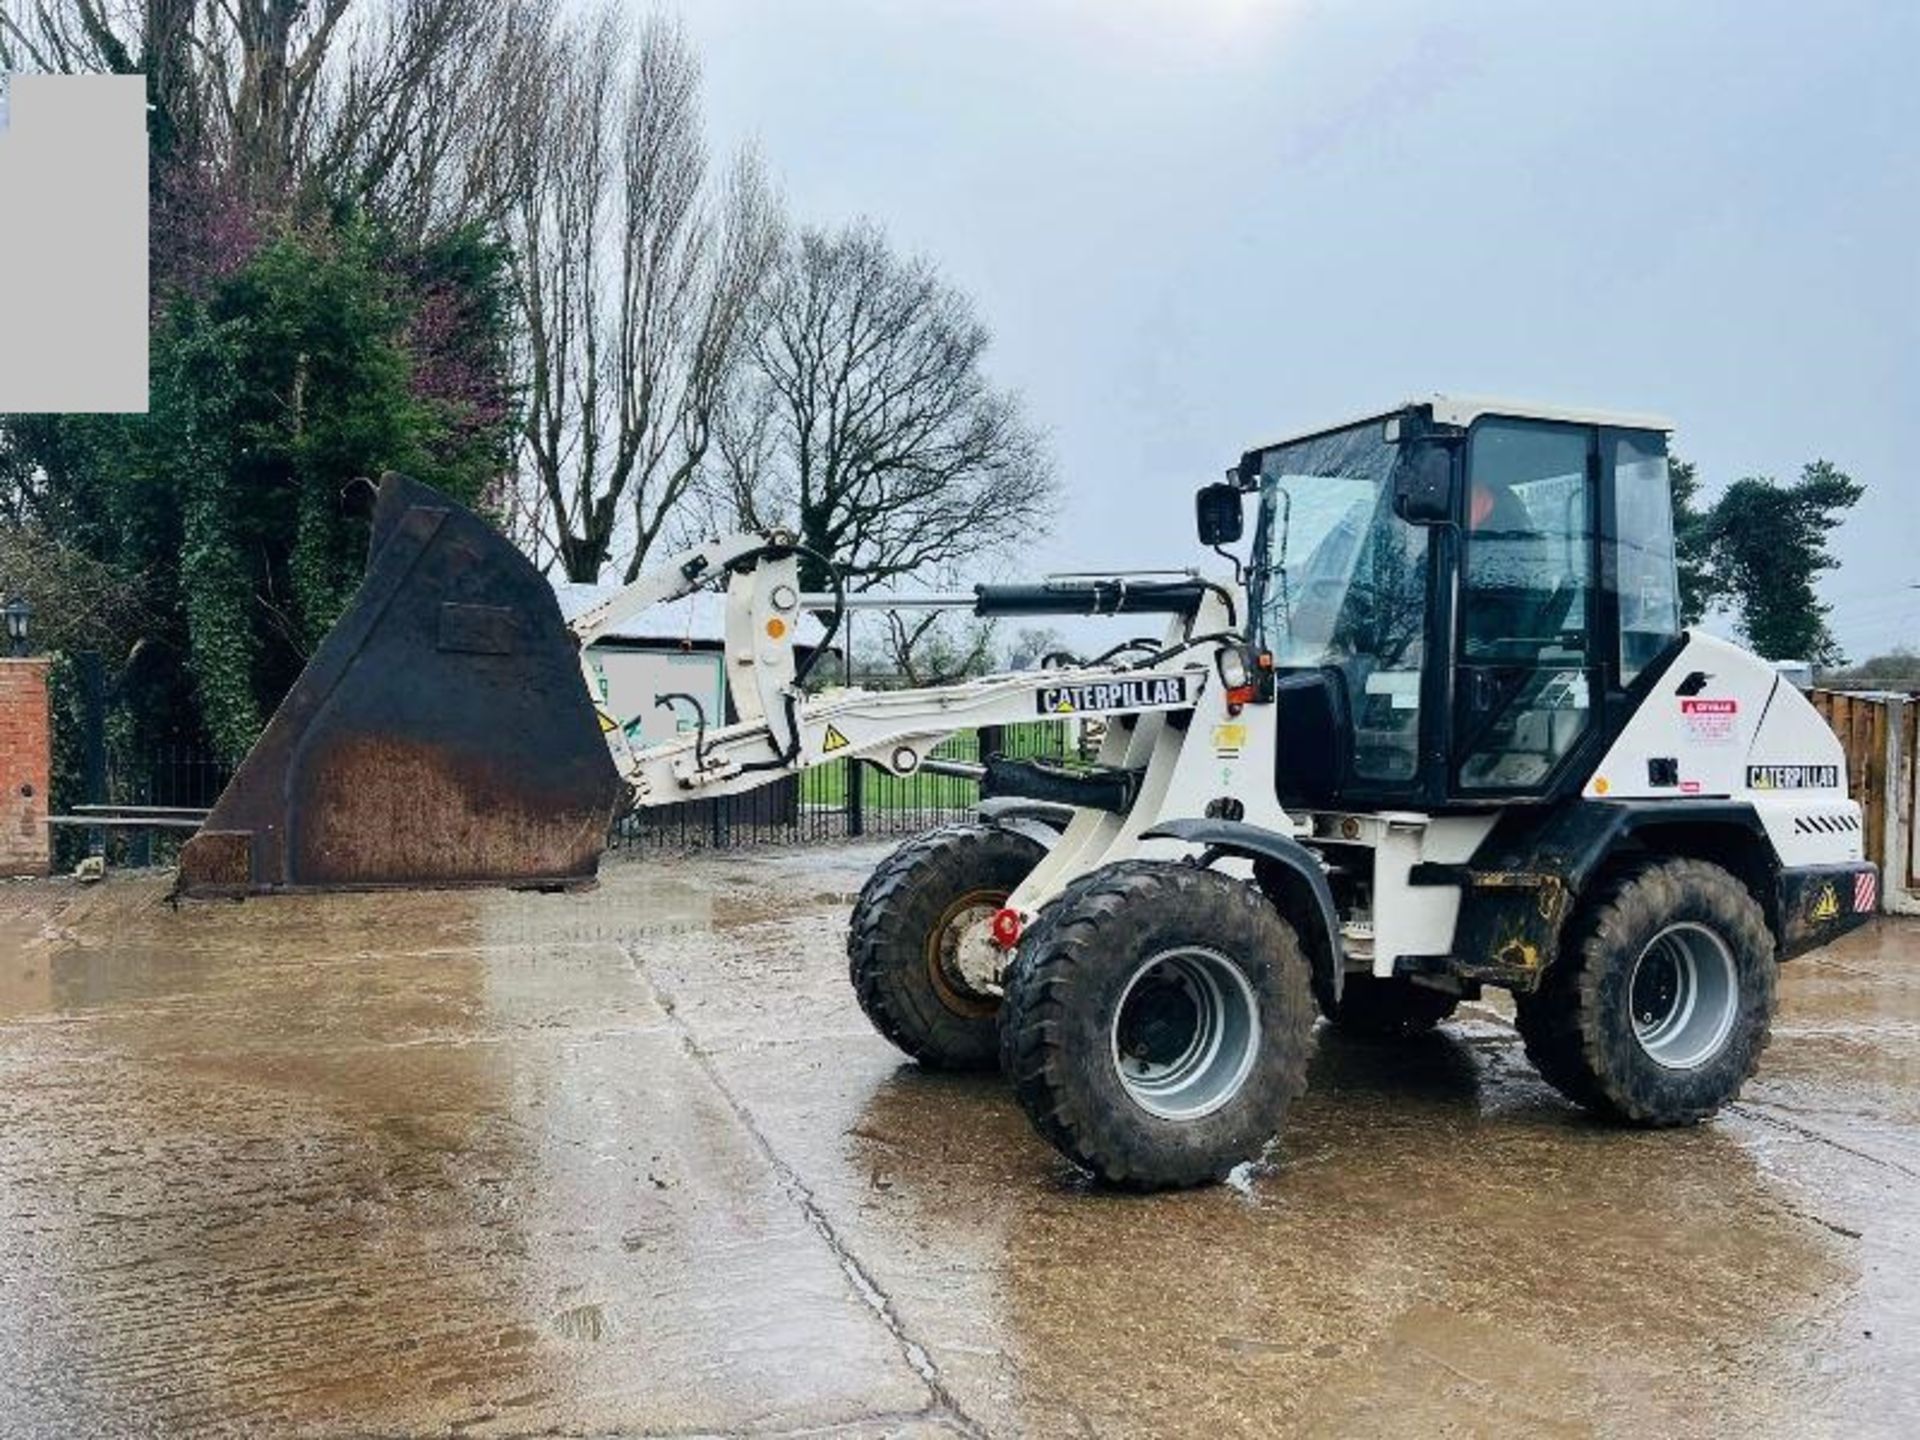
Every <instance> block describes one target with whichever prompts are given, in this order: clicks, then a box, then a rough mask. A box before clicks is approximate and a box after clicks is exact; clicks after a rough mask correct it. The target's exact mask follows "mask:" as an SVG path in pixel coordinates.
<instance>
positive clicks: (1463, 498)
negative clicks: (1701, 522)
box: [1210, 396, 1681, 810]
mask: <svg viewBox="0 0 1920 1440" xmlns="http://www.w3.org/2000/svg"><path fill="white" fill-rule="evenodd" d="M1671 428H1672V427H1671V426H1670V425H1669V424H1668V423H1667V422H1666V421H1664V420H1660V419H1657V418H1654V417H1650V416H1624V415H1605V414H1598V413H1587V412H1573V411H1562V410H1553V409H1546V408H1542V407H1533V406H1522V405H1512V404H1506V403H1501V402H1493V401H1470V400H1459V399H1450V398H1445V397H1438V396H1436V397H1434V398H1432V399H1429V400H1425V401H1421V402H1418V403H1414V404H1409V405H1405V406H1402V407H1401V408H1399V409H1396V410H1393V411H1389V412H1385V413H1383V414H1379V415H1374V416H1369V417H1368V418H1366V419H1363V420H1360V421H1357V422H1354V423H1352V424H1349V425H1344V426H1341V427H1338V428H1336V429H1332V430H1325V431H1320V432H1316V433H1314V434H1310V435H1304V436H1301V437H1299V438H1297V439H1293V440H1287V441H1284V442H1282V443H1280V444H1278V445H1272V446H1268V447H1266V448H1264V449H1260V450H1255V451H1251V452H1249V453H1248V454H1247V455H1246V456H1245V457H1243V459H1242V460H1241V462H1240V464H1239V466H1237V467H1236V468H1235V470H1234V471H1233V472H1231V479H1232V481H1233V483H1235V484H1237V485H1238V486H1239V487H1240V488H1241V489H1243V490H1251V491H1257V493H1258V496H1259V501H1258V518H1257V520H1256V523H1255V528H1254V540H1253V557H1252V565H1251V570H1250V573H1249V576H1248V582H1249V588H1250V592H1251V594H1250V598H1251V601H1252V606H1253V610H1254V616H1255V627H1256V629H1255V636H1254V648H1255V650H1256V651H1260V650H1264V651H1266V652H1267V653H1269V654H1270V655H1271V656H1272V658H1273V668H1274V677H1275V679H1274V701H1275V704H1276V705H1277V706H1278V707H1279V714H1278V716H1277V720H1278V726H1277V729H1278V732H1279V736H1280V753H1279V756H1278V763H1277V765H1276V777H1277V779H1276V784H1277V786H1278V789H1279V792H1280V798H1281V800H1282V802H1283V803H1286V804H1288V805H1289V806H1297V807H1304V808H1313V809H1319V808H1340V809H1352V808H1361V807H1370V808H1381V807H1392V806H1395V805H1401V806H1406V807H1410V808H1420V809H1427V810H1433V809H1444V808H1453V807H1460V806H1468V807H1473V808H1478V807H1480V806H1482V805H1489V804H1503V803H1510V802H1515V801H1539V800H1549V799H1554V798H1557V797H1559V796H1561V795H1563V794H1566V793H1571V792H1572V791H1574V790H1576V789H1577V788H1578V787H1579V786H1580V784H1581V783H1582V782H1583V781H1584V779H1585V777H1586V774H1587V773H1588V772H1589V771H1590V770H1591V769H1592V768H1593V765H1594V764H1595V763H1597V761H1598V758H1599V756H1600V755H1601V754H1602V753H1604V751H1605V748H1606V746H1607V744H1608V743H1609V742H1610V740H1611V738H1612V737H1613V736H1614V735H1615V734H1617V733H1618V730H1619V728H1620V726H1622V725H1623V724H1624V723H1625V721H1626V718H1627V717H1628V716H1629V715H1630V714H1631V713H1632V708H1633V705H1634V703H1635V701H1636V700H1637V699H1638V696H1639V695H1640V694H1641V693H1643V692H1644V691H1645V690H1646V689H1647V688H1648V687H1650V686H1651V685H1652V683H1653V681H1654V679H1655V678H1657V675H1658V673H1659V672H1660V670H1662V669H1663V668H1664V666H1665V664H1666V663H1667V661H1668V660H1669V659H1670V658H1671V656H1672V655H1673V654H1674V653H1677V650H1678V648H1679V642H1680V639H1681V629H1680V604H1679V586H1678V581H1677V577H1676V574H1675V566H1674V546H1673V513H1672V497H1671V492H1670V489H1669V481H1668V475H1667V435H1668V432H1669V431H1670V430H1671ZM1210 488H1215V487H1210ZM1218 488H1224V487H1218ZM1215 528H1216V529H1217V528H1218V527H1217V526H1216V527H1215Z"/></svg>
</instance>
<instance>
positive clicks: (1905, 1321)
mask: <svg viewBox="0 0 1920 1440" xmlns="http://www.w3.org/2000/svg"><path fill="white" fill-rule="evenodd" d="M880 853H881V851H880V850H877V849H874V848H872V847H857V848H846V849H830V850H820V851H815V852H813V853H811V854H803V855H801V854H786V855H754V854H737V853H736V854H733V855H727V856H719V857H710V858H702V859H695V860H687V861H673V862H667V863H660V864H655V865H653V866H647V865H642V864H636V863H633V862H621V863H617V864H613V865H610V866H609V873H608V876H607V880H606V883H605V884H604V885H603V886H602V887H601V888H600V889H599V890H598V891H597V892H596V893H593V894H590V895H582V896H549V897H542V896H520V895H498V894H490V895H411V896H384V897H382V896H343V897H327V898H305V899H279V900H267V901H258V900H256V901H250V902H247V903H246V904H243V905H198V906H191V907H188V908H185V909H182V910H179V911H174V910H172V909H170V908H168V907H166V906H165V905H164V904H163V903H162V902H161V900H160V894H161V888H162V887H161V885H160V884H159V883H158V882H155V881H148V880H138V879H115V880H112V881H109V882H108V883H107V884H105V885H103V886H99V887H96V888H93V889H88V890H80V889H76V888H73V887H71V886H69V885H64V884H58V883H48V884H39V883H35V884H16V885H12V886H5V887H0V1433H4V1434H8V1435H13V1434H45V1435H103V1434H123V1433H167V1434H175V1433H192V1432H209V1433H271V1434H281V1433H290V1432H291V1433H352V1434H361V1433H416V1432H453V1433H462V1434H464V1433H475V1434H486V1435H496V1434H497V1435H508V1434H527V1433H535V1434H544V1433H550V1432H559V1433H567V1434H573V1433H587V1434H601V1433H614V1434H680V1433H714V1432H719V1433H736V1432H751V1433H762V1432H770V1433H787V1432H805V1433H812V1432H814V1431H816V1430H818V1431H825V1432H829V1433H833V1434H848V1435H856V1436H878V1435H895V1434H905V1435H933V1434H941V1433H953V1432H959V1433H977V1434H993V1435H1024V1434H1031V1435H1075V1434H1137V1435H1181V1434H1191V1435H1220V1434H1281V1433H1304V1434H1314V1435H1345V1434H1365V1435H1422V1436H1425V1435H1436V1434H1450V1435H1479V1434H1485V1435H1495V1434H1513V1433H1518V1432H1526V1433H1530V1434H1543V1435H1583V1434H1602V1435H1628V1434H1632V1435H1702V1436H1704V1435H1716V1436H1717V1435H1725V1434H1729V1433H1739V1434H1742V1435H1744V1436H1774V1435H1782V1436H1784V1435H1820V1434H1827V1435H1847V1436H1853V1435H1866V1434H1883V1435H1896V1434H1903V1433H1904V1434H1911V1433H1914V1431H1915V1429H1916V1428H1917V1427H1920V1274H1916V1263H1915V1262H1916V1260H1917V1259H1920V925H1914V924H1906V925H1898V924H1893V923H1887V924H1883V925H1881V926H1879V927H1877V928H1875V929H1873V930H1869V931H1867V932H1864V933H1862V934H1859V935H1856V936H1854V937H1852V938H1851V939H1850V940H1849V941H1847V942H1846V943H1844V944H1843V945H1841V946H1839V947H1837V948H1836V949H1834V950H1833V951H1831V952H1829V953H1827V954H1826V955H1824V956H1820V957H1815V958H1811V959H1808V960H1804V961H1797V962H1795V963H1794V964H1793V965H1791V966H1789V967H1788V969H1787V972H1786V976H1785V980H1784V985H1783V1002H1782V1013H1781V1016H1780V1020H1779V1022H1778V1025H1777V1027H1776V1030H1775V1043H1774V1047H1773V1049H1772V1050H1771V1051H1770V1052H1769V1053H1768V1055H1767V1058H1766V1061H1765V1063H1764V1065H1763V1067H1762V1070H1761V1074H1760V1076H1759V1078H1758V1079H1757V1080H1756V1082H1755V1083H1754V1084H1753V1085H1751V1086H1750V1087H1749V1089H1748V1093H1747V1095H1746V1096H1745V1097H1744V1098H1743V1099H1742V1100H1741V1101H1740V1102H1739V1103H1738V1104H1737V1105H1736V1106H1735V1107H1734V1108H1733V1109H1732V1111H1731V1112H1730V1113H1728V1114H1726V1115H1725V1116H1724V1117H1723V1118H1722V1119H1721V1120H1719V1121H1718V1122H1716V1123H1714V1124H1711V1125H1708V1126H1706V1127H1703V1128H1701V1129H1698V1130H1695V1131H1689V1132H1685V1133H1665V1134H1641V1133H1632V1132H1625V1131H1618V1130H1611V1129H1605V1128H1601V1127H1598V1126H1595V1125H1592V1124H1590V1123H1588V1122H1586V1121H1584V1120H1583V1119H1582V1118H1581V1117H1580V1116H1579V1115H1578V1114H1577V1113H1576V1112H1574V1111H1572V1110H1571V1109H1569V1108H1568V1107H1567V1106H1565V1105H1564V1104H1563V1103H1562V1102H1561V1101H1560V1100H1559V1099H1558V1098H1557V1097H1556V1096H1555V1095H1554V1094H1553V1093H1552V1092H1551V1091H1549V1090H1548V1089H1546V1087H1545V1086H1544V1085H1542V1084H1541V1083H1540V1082H1539V1081H1537V1080H1536V1079H1535V1078H1534V1077H1533V1075H1532V1073H1531V1072H1530V1071H1529V1069H1528V1068H1527V1066H1526V1064H1525V1061H1524V1059H1523V1058H1522V1056H1521V1053H1520V1048H1519V1045H1518V1043H1517V1041H1516V1040H1515V1038H1514V1035H1513V1033H1512V1031H1511V1030H1510V1029H1509V1028H1508V1027H1507V1026H1506V1025H1505V1024H1504V1022H1502V1021H1501V1020H1500V1019H1499V1018H1498V1016H1497V1015H1496V1014H1495V1013H1494V1012H1493V1011H1492V1010H1491V1009H1487V1008H1481V1007H1473V1008H1471V1009H1469V1010H1467V1011H1463V1012H1462V1019H1461V1020H1460V1021H1459V1022H1457V1023H1454V1024H1452V1025H1450V1026H1448V1027H1447V1028H1446V1030H1445V1031H1444V1032H1443V1034H1442V1035H1440V1036H1439V1037H1437V1038H1435V1039H1432V1040H1430V1041H1426V1042H1421V1043H1417V1044H1409V1045H1403V1046H1399V1047H1391V1048H1377V1047H1362V1046H1356V1045H1353V1044H1350V1043H1344V1042H1341V1041H1338V1040H1336V1039H1334V1038H1333V1037H1330V1036H1328V1035H1327V1034H1326V1033H1325V1032H1324V1031H1323V1032H1322V1033H1321V1035H1320V1037H1319V1038H1320V1044H1319V1051H1318V1055H1317V1057H1316V1059H1315V1061H1314V1065H1313V1071H1312V1090H1311V1093H1310V1095H1309V1097H1308V1099H1307V1100H1306V1101H1304V1102H1303V1103H1302V1105H1301V1106H1300V1107H1299V1108H1298V1109H1297V1111H1296V1113H1295V1118H1294V1121H1293V1123H1292V1124H1291V1126H1290V1128H1289V1130H1288V1132H1287V1134H1286V1135H1285V1137H1284V1138H1283V1140H1282V1142H1281V1144H1280V1145H1279V1146H1278V1147H1277V1149H1276V1151H1275V1154H1274V1156H1273V1159H1272V1161H1271V1163H1270V1164H1269V1165H1267V1166H1265V1167H1263V1168H1262V1169H1261V1170H1259V1171H1258V1172H1257V1173H1255V1174H1253V1175H1251V1176H1249V1177H1248V1178H1247V1179H1246V1182H1245V1183H1244V1184H1242V1185H1238V1186H1234V1187H1227V1188H1220V1189H1216V1190H1212V1191H1207V1192H1200V1193H1192V1194H1185V1195H1172V1196H1159V1197H1149V1198H1130V1197H1117V1196H1112V1195H1107V1194H1102V1193H1099V1192H1096V1191H1090V1190H1089V1189H1088V1188H1087V1187H1086V1186H1085V1185H1084V1184H1082V1183H1081V1181H1080V1180H1079V1179H1078V1178H1077V1177H1076V1176H1075V1175H1074V1173H1073V1172H1071V1171H1070V1170H1069V1169H1068V1168H1067V1167H1066V1166H1065V1164H1064V1163H1063V1162H1062V1161H1060V1160H1059V1159H1057V1157H1056V1156H1055V1155H1054V1154H1053V1152H1052V1151H1051V1150H1049V1149H1047V1148H1046V1146H1045V1145H1043V1144H1042V1143H1041V1142H1040V1141H1039V1140H1038V1139H1037V1138H1035V1137H1034V1136H1033V1135H1032V1134H1031V1133H1030V1131H1029V1130H1028V1128H1027V1124H1026V1121H1025V1120H1024V1118H1023V1117H1022V1116H1021V1115H1020V1113H1019V1111H1018V1110H1017V1109H1016V1107H1015V1106H1014V1104H1013V1102H1012V1100H1011V1098H1010V1097H1009V1096H1008V1095H1007V1094H1006V1093H1005V1091H1004V1090H1003V1089H1002V1087H1001V1086H1000V1084H999V1083H998V1082H997V1081H996V1080H994V1079H991V1078H979V1079H952V1078H943V1077H937V1076H931V1075H927V1074H923V1073H921V1072H920V1071H918V1070H917V1069H916V1068H915V1067H914V1066H912V1065H911V1064H906V1063H903V1062H902V1061H901V1060H900V1059H899V1057H897V1056H896V1055H895V1053H894V1052H893V1051H892V1050H891V1049H889V1048H888V1046H887V1045H886V1044H885V1043H884V1042H882V1041H881V1040H879V1039H878V1038H877V1037H875V1036H874V1035H873V1034H872V1033H871V1032H870V1031H869V1030H868V1028H867V1026H866V1023H865V1021H864V1020H863V1019H862V1017H861V1016H860V1013H859V1011H858V1010H857V1009H856V1007H855V1005H854V1002H853V999H852V997H851V995H850V993H849V991H848V989H847V986H846V983H845V976H844V958H843V950H842V945H843V938H842V937H843V925H844V921H845V916H846V911H847V908H848V905H849V903H850V901H851V898H852V895H853V893H854V891H855V890H856V889H857V887H858V885H859V882H860V881H861V879H862V878H864V875H865V873H866V871H867V869H868V868H870V866H871V865H872V863H873V862H874V860H875V859H876V858H877V856H878V854H880Z"/></svg>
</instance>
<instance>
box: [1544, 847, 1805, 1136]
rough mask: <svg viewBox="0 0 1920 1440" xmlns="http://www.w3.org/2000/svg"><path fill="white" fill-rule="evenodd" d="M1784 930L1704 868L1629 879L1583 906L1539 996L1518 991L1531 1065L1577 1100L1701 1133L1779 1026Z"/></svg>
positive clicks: (1645, 869)
mask: <svg viewBox="0 0 1920 1440" xmlns="http://www.w3.org/2000/svg"><path fill="white" fill-rule="evenodd" d="M1773 957H1774V945H1773V935H1772V933H1771V932H1770V931H1769V930H1768V929H1767V922H1766V916H1765V915H1764V914H1763V912H1762V911H1761V909H1760V905H1759V902H1758V901H1756V900H1755V899H1754V898H1753V895H1752V893H1751V892H1749V891H1748V889H1747V888H1746V886H1744V885H1742V884H1741V883H1740V882H1739V881H1738V880H1737V879H1735V878H1734V877H1733V876H1732V875H1730V874H1729V873H1728V872H1727V871H1725V870H1723V869H1721V868H1720V867H1719V866H1718V865H1712V864H1708V863H1707V862H1706V861H1703V860H1684V859H1676V860H1662V861H1655V862H1650V863H1648V864H1645V865H1641V866H1639V867H1637V868H1635V869H1633V870H1630V871H1627V872H1625V873H1623V874H1621V875H1619V876H1617V877H1616V878H1615V879H1613V880H1612V881H1611V882H1610V883H1608V884H1606V885H1604V886H1603V887H1602V888H1601V889H1600V890H1599V892H1598V893H1597V894H1595V895H1594V896H1593V897H1592V898H1591V899H1589V900H1587V901H1586V902H1584V903H1583V904H1582V905H1581V907H1580V909H1579V910H1578V911H1576V912H1575V914H1574V916H1573V918H1572V920H1571V921H1570V922H1569V925H1568V931H1567V934H1566V936H1565V938H1564V939H1563V940H1562V942H1561V946H1560V953H1559V955H1558V957H1557V958H1556V959H1555V960H1554V961H1553V963H1552V964H1551V965H1550V966H1549V967H1548V968H1547V972H1546V974H1545V975H1544V976H1543V977H1542V979H1541V984H1540V988H1539V990H1537V991H1536V992H1534V993H1533V994H1531V995H1517V996H1515V997H1514V1011H1515V1024H1516V1026H1517V1027H1518V1029H1519V1031H1520V1036H1521V1039H1522V1040H1524V1041H1525V1042H1526V1049H1527V1058H1528V1059H1530V1060H1531V1061H1532V1062H1533V1064H1534V1068H1535V1069H1537V1070H1538V1071H1539V1072H1540V1074H1541V1076H1542V1077H1543V1078H1544V1079H1545V1080H1546V1081H1547V1082H1548V1083H1549V1084H1550V1085H1552V1086H1553V1087H1554V1088H1555V1089H1556V1090H1558V1091H1559V1092H1560V1093H1561V1094H1563V1095H1565V1096H1566V1097H1567V1098H1568V1099H1569V1100H1571V1101H1573V1102H1574V1104H1576V1105H1579V1106H1581V1107H1582V1108H1584V1109H1586V1110H1589V1111H1592V1112H1593V1113H1594V1114H1596V1115H1600V1116H1604V1117H1606V1118H1608V1119H1612V1120H1619V1121H1623V1122H1626V1123H1629V1124H1634V1125H1646V1126H1663V1125H1691V1124H1695V1123H1697V1122H1699V1121H1701V1120H1705V1119H1706V1118H1707V1117H1709V1116H1710V1115H1712V1114H1713V1113H1714V1112H1715V1111H1716V1110H1718V1109H1719V1108H1720V1107H1721V1106H1722V1105H1725V1104H1726V1103H1727V1102H1728V1101H1730V1100H1732V1099H1733V1098H1734V1097H1735V1096H1736V1095H1738V1094H1739V1093H1740V1087H1741V1086H1742V1085H1743V1084H1745V1083H1746V1080H1747V1077H1748V1076H1750V1075H1752V1074H1753V1072H1754V1068H1755V1067H1756V1066H1757V1065H1758V1064H1759V1062H1760V1052H1761V1051H1763V1050H1764V1049H1766V1046H1767V1041H1768V1039H1769V1036H1770V1027H1771V1025H1772V1021H1773V1009H1774V979H1775V973H1776V967H1775V965H1774V958H1773Z"/></svg>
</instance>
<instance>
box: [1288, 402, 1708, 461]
mask: <svg viewBox="0 0 1920 1440" xmlns="http://www.w3.org/2000/svg"><path fill="white" fill-rule="evenodd" d="M1416 405H1424V406H1429V407H1431V409H1432V411H1433V418H1434V421H1435V423H1436V424H1440V425H1458V426H1461V427H1462V428H1465V427H1466V426H1468V425H1471V424H1472V423H1473V422H1474V421H1475V420H1478V419H1479V418H1480V417H1481V416H1482V415H1507V416H1511V417H1512V418H1514V419H1516V420H1559V421H1563V422H1566V423H1569V424H1574V425H1605V426H1608V427H1610V428H1612V429H1615V430H1658V431H1661V432H1663V433H1666V434H1671V433H1672V431H1673V429H1674V424H1673V422H1672V421H1671V420H1669V419H1667V418H1666V417H1665V416H1664V415H1648V414H1641V413H1636V412H1632V411H1625V410H1589V409H1583V408H1580V407H1577V406H1572V405H1541V404H1537V403H1535V402H1534V401H1531V400H1508V399H1503V398H1500V397H1498V396H1493V395H1420V396H1416V397H1414V398H1413V399H1411V400H1407V401H1404V402H1402V403H1401V404H1399V405H1395V406H1392V407H1390V408H1388V409H1385V410H1374V411H1369V412H1366V413H1364V414H1360V415H1353V416H1349V417H1348V418H1347V419H1345V420H1342V421H1340V422H1338V423H1337V424H1333V425H1317V426H1315V427H1314V428H1313V429H1311V430H1303V431H1301V432H1300V433H1299V434H1297V435H1289V436H1287V437H1286V438H1285V439H1282V440H1276V441H1274V442H1273V443H1272V444H1271V445H1262V446H1260V447H1259V448H1260V449H1261V450H1272V449H1275V448H1277V447H1278V446H1281V445H1291V444H1293V443H1294V442H1295V441H1298V440H1311V439H1313V438H1314V437H1315V436H1316V435H1327V434H1330V433H1332V432H1333V431H1335V430H1345V429H1346V428H1347V427H1348V426H1350V425H1361V424H1364V423H1366V422H1367V421H1369V420H1385V419H1387V418H1388V417H1389V416H1393V415H1398V414H1400V413H1401V412H1402V411H1404V410H1408V409H1411V408H1412V407H1414V406H1416Z"/></svg>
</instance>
